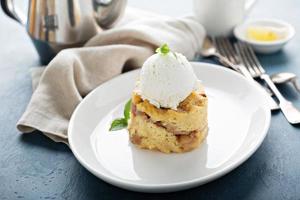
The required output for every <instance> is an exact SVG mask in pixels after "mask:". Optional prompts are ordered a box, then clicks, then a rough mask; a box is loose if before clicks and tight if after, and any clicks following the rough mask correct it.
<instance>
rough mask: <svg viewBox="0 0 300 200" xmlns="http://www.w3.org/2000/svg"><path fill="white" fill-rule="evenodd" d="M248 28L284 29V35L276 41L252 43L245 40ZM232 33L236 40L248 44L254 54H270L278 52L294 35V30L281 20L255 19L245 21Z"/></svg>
mask: <svg viewBox="0 0 300 200" xmlns="http://www.w3.org/2000/svg"><path fill="white" fill-rule="evenodd" d="M250 26H271V27H275V28H285V29H286V35H285V36H284V37H283V38H282V39H279V40H276V41H268V42H264V41H254V40H251V39H249V38H247V28H248V27H250ZM233 32H234V35H235V37H236V38H237V39H238V40H240V41H243V42H246V43H248V44H250V45H251V46H252V48H253V50H254V51H255V52H257V53H262V54H270V53H274V52H277V51H279V50H280V49H282V47H283V46H284V45H285V44H286V43H287V42H288V41H290V40H291V39H292V38H293V37H294V35H295V29H294V27H293V26H292V25H290V24H288V23H286V22H284V21H282V20H275V19H257V20H251V21H247V22H245V23H243V24H241V25H238V26H236V27H235V28H234V31H233Z"/></svg>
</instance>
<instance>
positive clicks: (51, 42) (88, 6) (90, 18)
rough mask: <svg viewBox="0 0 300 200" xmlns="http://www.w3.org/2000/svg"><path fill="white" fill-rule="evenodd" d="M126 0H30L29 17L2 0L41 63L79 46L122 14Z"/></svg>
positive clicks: (6, 10) (3, 6) (12, 4)
mask: <svg viewBox="0 0 300 200" xmlns="http://www.w3.org/2000/svg"><path fill="white" fill-rule="evenodd" d="M126 3H127V0H29V5H28V15H27V16H28V17H27V19H25V18H23V17H21V15H19V14H18V13H17V12H16V9H15V6H14V0H1V7H2V9H3V11H4V12H5V13H6V15H8V16H9V17H11V18H13V19H15V20H16V21H18V22H20V23H21V24H23V25H25V26H26V29H27V32H28V34H29V36H30V38H31V39H32V41H33V43H34V45H35V47H36V49H37V52H38V54H39V55H40V58H41V61H42V63H43V64H46V63H48V62H49V61H50V60H51V59H52V58H53V57H54V56H55V55H56V54H57V53H58V52H59V51H60V50H62V49H65V48H70V47H78V46H81V45H82V44H84V43H85V42H86V41H87V40H88V39H90V38H91V37H93V36H94V35H95V34H97V33H98V32H100V31H102V30H103V29H106V28H109V27H111V26H112V25H113V24H114V23H115V22H116V21H117V19H118V18H119V17H120V16H121V14H122V13H123V11H124V8H125V6H126Z"/></svg>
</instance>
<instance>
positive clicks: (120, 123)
mask: <svg viewBox="0 0 300 200" xmlns="http://www.w3.org/2000/svg"><path fill="white" fill-rule="evenodd" d="M130 109H131V99H130V100H129V101H127V103H126V104H125V108H124V118H118V119H115V120H113V121H112V123H111V125H110V128H109V131H118V130H121V129H123V128H126V127H127V125H128V120H129V119H130Z"/></svg>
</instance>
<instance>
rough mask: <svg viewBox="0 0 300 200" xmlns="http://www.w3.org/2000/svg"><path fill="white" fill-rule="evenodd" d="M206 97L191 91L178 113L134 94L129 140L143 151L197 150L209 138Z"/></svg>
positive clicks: (200, 92)
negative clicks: (159, 106) (158, 106)
mask: <svg viewBox="0 0 300 200" xmlns="http://www.w3.org/2000/svg"><path fill="white" fill-rule="evenodd" d="M207 129H208V127H207V97H206V95H205V93H204V91H203V90H202V91H199V92H195V91H194V92H192V93H191V94H190V95H189V96H188V97H187V98H186V99H185V100H184V101H182V102H181V103H180V104H179V106H178V109H177V110H173V109H169V108H157V107H155V106H154V105H152V104H150V103H149V101H148V100H143V99H142V98H141V96H139V95H138V94H137V93H133V96H132V105H131V120H130V123H129V126H128V130H129V136H130V141H131V142H132V143H133V144H136V145H137V146H138V147H140V148H143V149H150V150H158V151H161V152H164V153H171V152H176V153H181V152H187V151H190V150H192V149H195V148H196V147H198V146H199V144H200V143H201V142H202V141H203V140H204V139H205V137H206V135H207Z"/></svg>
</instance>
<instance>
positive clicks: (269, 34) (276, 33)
mask: <svg viewBox="0 0 300 200" xmlns="http://www.w3.org/2000/svg"><path fill="white" fill-rule="evenodd" d="M284 35H285V30H281V29H278V28H273V27H263V26H250V27H248V29H247V38H248V39H250V40H255V41H263V42H271V41H276V40H280V39H282V38H283V37H284Z"/></svg>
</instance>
